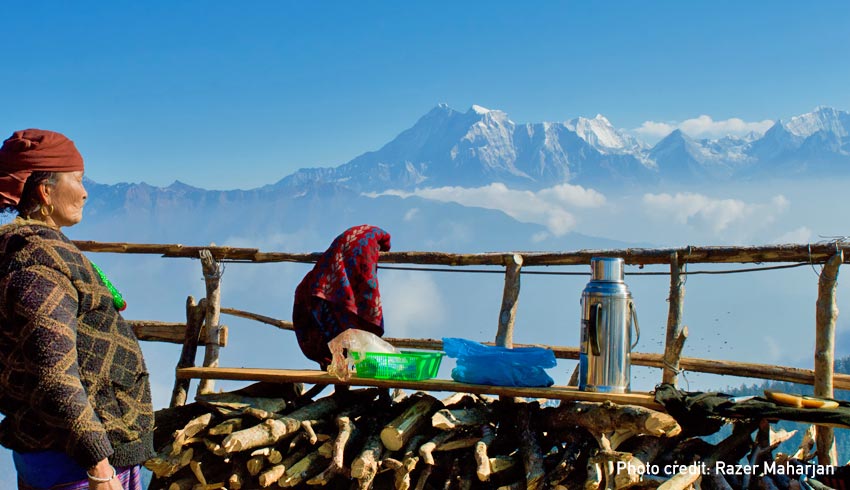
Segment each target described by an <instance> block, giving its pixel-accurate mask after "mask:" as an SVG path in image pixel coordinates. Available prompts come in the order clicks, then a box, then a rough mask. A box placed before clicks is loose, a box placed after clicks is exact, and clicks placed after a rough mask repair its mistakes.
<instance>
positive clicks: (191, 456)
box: [145, 383, 813, 490]
mask: <svg viewBox="0 0 850 490" xmlns="http://www.w3.org/2000/svg"><path fill="white" fill-rule="evenodd" d="M261 385H262V386H261ZM260 386H261V387H260ZM260 392H261V393H260ZM258 394H260V395H262V396H257V395H258ZM547 405H552V404H544V405H543V406H541V404H540V402H538V401H522V400H510V399H509V400H497V399H492V398H489V397H484V396H475V395H468V394H454V395H452V396H450V397H448V398H445V399H443V400H439V399H437V398H435V397H433V396H431V395H428V394H425V393H415V394H412V395H409V396H405V395H403V394H396V396H394V397H393V396H390V393H389V392H388V391H387V390H379V389H377V388H369V389H359V390H350V391H336V392H335V393H334V394H332V395H329V396H326V397H323V398H320V399H317V400H311V399H309V398H305V396H303V395H300V392H299V390H298V389H296V387H294V386H293V385H267V384H264V383H263V384H258V385H256V388H255V389H253V391H252V388H251V387H249V389H247V390H240V391H239V392H233V393H223V394H211V395H203V396H199V397H198V401H196V402H195V403H192V404H189V405H186V406H183V407H176V408H172V409H165V410H161V411H159V412H157V430H156V434H155V444H156V446H157V449H158V455H157V456H156V457H154V458H152V459H150V460H149V461H147V462H146V463H145V466H146V467H147V468H148V469H150V470H152V471H153V472H154V474H155V476H156V478H155V479H154V482H153V483H152V486H151V487H150V488H151V489H152V490H158V489H169V490H215V489H219V488H224V489H231V490H240V489H245V490H247V489H259V488H281V487H283V488H318V487H325V488H331V489H336V488H339V489H343V488H344V489H354V488H357V489H368V488H375V489H392V488H395V489H401V490H405V489H416V490H424V489H475V488H494V489H496V488H499V489H501V488H504V489H573V488H582V489H595V488H605V489H614V488H617V489H619V488H657V487H661V488H664V489H686V488H695V486H696V487H698V488H716V489H727V488H799V485H797V486H796V487H795V483H798V481H797V480H796V479H795V477H793V476H785V475H779V474H776V473H779V472H780V471H778V470H776V468H795V467H796V468H799V467H800V465H805V464H807V462H808V461H810V460H811V459H812V457H813V453H812V445H813V443H812V442H811V441H812V438H811V437H807V438H806V439H805V441H804V446H801V448H800V450H799V451H798V452H797V454H794V455H782V454H779V455H777V456H776V457H774V455H773V451H774V450H775V449H776V447H777V446H778V445H779V443H781V442H782V441H784V440H787V439H788V438H789V437H790V436H791V435H792V434H789V433H786V432H784V431H782V432H779V433H777V432H774V431H773V430H772V429H771V427H770V424H768V423H766V422H764V421H762V422H761V423H759V421H753V422H748V423H738V424H735V428H734V430H733V431H732V434H731V435H730V436H729V437H727V438H726V439H724V440H723V441H722V442H720V443H719V444H717V445H712V444H709V443H707V442H705V441H704V440H703V439H701V438H697V437H688V436H687V431H683V430H682V427H681V426H680V425H679V424H678V423H677V422H676V420H674V419H673V418H672V417H671V416H669V415H667V414H666V413H662V412H658V411H654V410H650V409H647V408H642V407H637V406H631V405H615V404H612V403H609V402H606V403H591V402H563V403H560V405H559V406H547ZM742 458H746V459H742ZM744 460H745V461H749V462H750V463H748V464H752V465H754V466H755V465H764V463H765V462H767V461H771V462H773V463H772V464H775V465H776V466H775V467H774V472H773V473H774V474H763V473H764V472H762V473H761V474H759V475H755V474H754V475H735V474H731V475H730V474H721V473H722V472H717V471H715V468H716V467H717V464H718V463H717V462H721V464H722V463H723V462H725V463H726V464H729V465H737V464H739V463H740V462H741V461H744ZM728 468H734V466H729V467H728ZM695 470H696V471H695ZM733 473H734V472H733ZM786 474H787V473H786ZM810 481H811V480H810Z"/></svg>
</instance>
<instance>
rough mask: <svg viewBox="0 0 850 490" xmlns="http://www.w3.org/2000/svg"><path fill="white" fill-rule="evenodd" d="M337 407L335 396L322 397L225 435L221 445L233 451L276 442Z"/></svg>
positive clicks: (229, 451)
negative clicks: (284, 414)
mask: <svg viewBox="0 0 850 490" xmlns="http://www.w3.org/2000/svg"><path fill="white" fill-rule="evenodd" d="M336 409H337V400H336V398H335V397H327V398H322V399H321V400H318V401H316V402H314V403H311V404H310V405H307V406H304V407H302V408H299V409H298V410H296V411H294V412H292V413H290V414H289V415H286V416H284V417H282V418H280V419H269V420H265V421H263V422H262V423H260V424H257V425H256V426H254V427H251V428H250V429H244V430H240V431H238V432H234V433H232V434H230V435H229V436H227V437H225V438H224V441H223V442H222V444H221V445H222V446H223V447H224V450H225V451H227V452H228V453H232V452H236V451H244V450H246V449H251V448H255V447H260V446H268V445H271V444H275V443H276V442H278V441H280V440H281V439H283V438H284V437H286V436H287V435H288V434H292V433H294V432H295V431H297V430H298V429H299V428H300V427H301V422H303V421H305V420H315V419H319V418H323V417H326V416H327V415H328V414H330V413H332V412H334V411H336Z"/></svg>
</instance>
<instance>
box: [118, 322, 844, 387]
mask: <svg viewBox="0 0 850 490" xmlns="http://www.w3.org/2000/svg"><path fill="white" fill-rule="evenodd" d="M221 311H222V313H228V314H235V315H236V316H244V317H245V318H251V319H254V320H257V319H258V317H262V318H264V319H266V320H268V321H273V322H275V323H274V325H275V326H277V327H278V328H280V329H283V330H291V329H292V327H291V325H292V323H291V322H286V321H283V320H276V319H274V318H270V317H265V316H263V315H257V314H255V313H248V312H242V311H240V310H234V309H233V308H222V309H221ZM234 312H238V313H234ZM263 323H267V322H266V321H264V322H263ZM130 324H131V325H132V326H133V329H134V330H135V332H136V336H137V337H139V339H141V340H148V341H154V342H171V343H175V344H182V343H183V336H184V334H185V330H186V324H185V323H169V322H153V321H140V320H132V321H130ZM202 338H203V337H202ZM384 340H386V341H387V342H389V343H390V344H392V345H394V346H395V347H398V348H402V349H423V350H442V349H443V342H442V341H441V340H437V339H405V338H392V337H389V338H385V339H384ZM484 343H485V344H488V345H493V343H492V342H484ZM514 347H546V348H549V349H552V351H553V352H554V353H555V357H556V358H558V359H573V360H576V359H578V358H579V349H578V347H566V346H551V345H538V344H514ZM663 357H664V356H663V355H662V354H654V353H644V352H632V354H631V361H632V365H635V366H647V367H654V368H659V369H661V368H663V367H664V359H663ZM679 367H680V368H681V369H684V370H685V371H694V372H700V373H708V374H720V375H725V376H738V377H742V378H759V379H772V380H776V381H788V382H790V383H799V384H805V385H813V384H814V380H815V372H814V371H812V370H811V369H801V368H794V367H785V366H774V365H770V364H755V363H749V362H734V361H717V360H712V359H701V358H697V357H682V358H681V359H680V361H679ZM833 383H834V386H835V389H837V390H850V375H847V374H837V373H836V374H835V376H834V379H833Z"/></svg>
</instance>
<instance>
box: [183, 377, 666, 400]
mask: <svg viewBox="0 0 850 490" xmlns="http://www.w3.org/2000/svg"><path fill="white" fill-rule="evenodd" d="M177 378H179V379H190V378H191V379H227V380H236V381H269V382H273V383H288V382H291V383H310V384H335V385H349V386H377V387H379V388H400V389H409V390H419V391H448V392H460V393H478V394H490V395H499V396H509V397H517V396H521V397H524V398H546V399H551V400H580V401H594V402H603V401H606V400H610V401H612V402H614V403H621V404H630V405H641V406H644V407H648V408H652V409H654V410H664V407H662V406H661V405H660V404H658V403H656V402H655V398H654V397H653V395H651V394H649V393H595V392H590V391H579V389H578V387H575V386H550V387H541V388H537V387H520V386H490V385H476V384H469V383H458V382H457V381H449V380H443V379H426V380H422V381H404V380H397V379H372V378H358V377H353V378H351V379H350V380H348V381H340V380H339V379H338V378H337V377H336V376H332V375H330V374H328V373H326V372H324V371H316V370H308V369H304V370H299V369H259V368H224V367H208V368H204V367H193V368H184V369H178V370H177Z"/></svg>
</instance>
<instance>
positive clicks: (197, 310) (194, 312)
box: [169, 296, 207, 407]
mask: <svg viewBox="0 0 850 490" xmlns="http://www.w3.org/2000/svg"><path fill="white" fill-rule="evenodd" d="M206 309H207V300H206V299H205V298H204V299H201V301H200V303H198V304H197V305H196V304H195V298H193V297H192V296H189V297H188V298H186V331H185V333H184V337H183V349H182V350H181V352H180V359H179V360H178V361H177V369H181V368H186V367H193V366H194V365H195V355H196V354H197V352H198V341H199V340H200V336H201V327H202V326H203V323H204V315H205V314H206ZM190 382H191V380H189V379H177V378H175V380H174V389H173V390H172V391H171V403H170V404H169V406H170V407H176V406H182V405H185V404H186V398H187V397H188V393H189V383H190Z"/></svg>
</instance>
